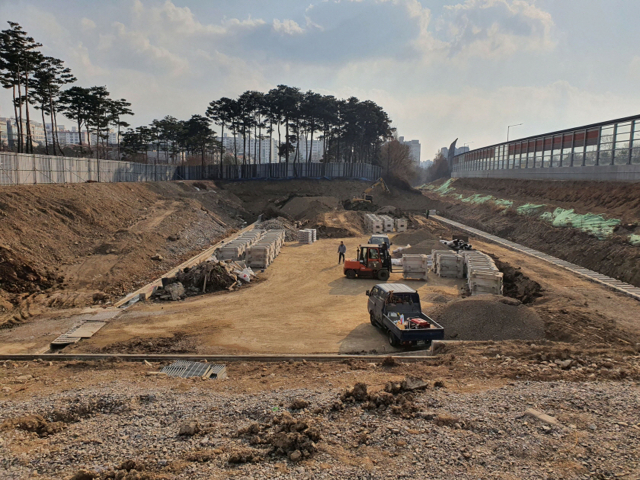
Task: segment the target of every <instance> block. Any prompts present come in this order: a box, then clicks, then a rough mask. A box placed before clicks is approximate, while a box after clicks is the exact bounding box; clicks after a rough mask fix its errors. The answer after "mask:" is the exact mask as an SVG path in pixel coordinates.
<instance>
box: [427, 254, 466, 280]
mask: <svg viewBox="0 0 640 480" xmlns="http://www.w3.org/2000/svg"><path fill="white" fill-rule="evenodd" d="M431 259H432V262H433V271H434V273H436V274H438V275H439V276H441V277H444V278H464V267H465V264H464V257H463V256H462V255H459V254H457V253H456V252H454V251H453V250H433V251H432V252H431Z"/></svg>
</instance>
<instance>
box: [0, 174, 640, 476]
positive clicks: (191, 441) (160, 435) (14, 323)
mask: <svg viewBox="0 0 640 480" xmlns="http://www.w3.org/2000/svg"><path fill="white" fill-rule="evenodd" d="M257 185H259V184H257V183H256V182H251V184H246V183H245V184H243V183H239V182H238V183H232V184H227V185H216V184H214V183H213V182H207V183H206V184H201V185H200V186H196V184H194V183H193V182H185V183H182V184H167V185H164V184H163V185H159V184H152V185H142V184H132V185H131V186H130V185H128V184H126V185H124V184H119V185H118V184H116V185H97V184H87V185H78V186H69V188H68V189H67V187H61V186H42V187H41V188H37V187H32V188H33V190H32V197H33V198H34V199H35V200H33V203H28V202H29V200H25V199H24V198H23V197H24V196H25V193H24V192H23V191H22V190H20V189H17V188H16V189H7V190H3V191H0V202H3V203H1V204H0V206H2V212H4V213H5V214H4V216H3V218H2V219H1V220H2V221H3V222H6V225H9V226H10V228H9V229H8V230H7V229H3V230H2V232H1V233H0V239H1V242H0V243H1V244H2V245H4V248H5V249H6V251H9V253H10V254H7V253H5V252H6V251H5V252H3V256H2V258H3V260H0V264H2V265H3V266H5V268H6V266H7V265H10V266H11V268H13V269H14V270H13V271H15V272H17V273H19V274H20V275H19V276H20V282H17V283H16V285H17V287H16V289H15V290H16V291H14V292H11V291H8V290H7V289H6V285H7V283H6V282H5V283H4V285H3V286H2V288H3V292H2V298H3V299H4V300H3V301H4V302H5V303H4V307H3V308H4V309H5V312H4V315H5V316H4V317H3V318H4V320H5V323H4V325H5V328H3V329H1V330H0V354H15V353H38V352H44V351H45V350H47V349H48V345H49V342H51V341H52V340H53V339H54V338H55V337H56V336H57V335H60V334H61V333H64V332H65V331H67V330H68V329H69V328H70V327H72V326H73V325H74V324H75V323H77V321H78V318H80V316H81V315H82V312H83V311H85V309H87V308H89V307H90V308H91V311H99V310H101V309H103V308H107V309H109V308H111V307H110V305H109V304H110V303H113V301H115V299H117V298H119V297H120V296H121V295H124V294H125V293H129V292H131V291H133V290H134V289H135V288H137V287H139V286H141V285H143V284H145V283H147V282H149V281H151V280H153V279H155V278H157V277H159V276H160V275H161V274H162V273H163V272H164V271H167V270H169V269H170V268H172V267H173V266H175V265H177V264H178V263H180V262H181V261H183V260H185V259H186V258H188V257H189V256H192V255H194V254H195V253H197V252H199V251H201V250H202V249H204V248H205V247H206V246H208V245H210V244H211V243H214V242H215V241H216V240H217V239H219V238H222V237H224V236H226V235H230V234H231V233H232V232H233V231H234V230H235V229H238V228H241V227H242V226H243V225H245V224H246V222H252V221H253V220H254V219H255V218H256V217H257V215H258V214H260V213H262V212H265V211H267V212H268V213H269V216H274V217H275V216H279V215H284V216H287V218H288V219H289V220H290V221H292V222H294V221H295V222H299V223H300V224H302V225H305V226H310V227H317V228H318V229H319V231H320V232H321V237H322V238H321V239H320V240H319V241H318V242H316V243H315V244H313V245H300V244H297V243H288V244H287V245H286V246H285V247H284V248H283V249H282V252H281V254H280V255H279V256H278V258H277V259H276V260H275V262H274V263H273V264H272V265H271V266H270V267H269V268H268V269H266V270H265V271H264V272H258V279H257V280H256V281H254V282H252V284H251V285H249V286H247V287H244V288H241V289H239V290H235V291H232V292H226V291H223V292H217V293H213V294H207V295H202V296H197V297H192V298H189V299H187V300H184V301H178V302H145V303H142V302H139V303H137V304H135V305H134V306H132V307H129V308H128V309H126V310H124V311H123V312H122V313H121V314H119V315H118V316H117V317H115V318H114V319H113V320H109V322H108V324H107V325H106V326H105V327H104V328H102V329H101V330H100V331H98V332H97V333H96V334H95V335H94V336H93V337H92V338H90V339H86V340H82V341H81V342H79V343H77V344H75V345H72V346H69V347H66V348H65V349H63V350H62V353H81V352H85V353H167V354H172V353H200V354H234V353H239V354H251V353H281V354H287V353H296V354H311V353H359V354H366V353H374V352H375V353H382V354H387V353H389V354H392V353H393V354H399V355H400V356H402V355H407V354H408V355H412V354H416V353H417V354H420V353H424V352H419V351H418V352H405V351H400V350H397V349H394V348H391V347H390V346H389V345H388V343H387V340H386V337H385V336H384V335H383V334H382V333H381V332H380V331H378V330H377V329H375V328H374V327H373V326H372V325H371V324H370V323H369V317H368V313H367V311H366V303H367V297H366V295H365V291H366V290H368V289H370V288H371V286H373V285H375V284H376V283H379V282H378V281H376V280H372V279H357V280H348V279H346V278H345V277H344V275H343V272H342V267H341V266H339V265H338V264H337V257H338V255H337V247H338V244H339V241H340V240H343V241H344V242H345V244H346V245H347V257H353V256H354V254H355V249H356V247H357V245H358V244H361V243H364V242H365V241H366V239H367V238H368V236H367V235H366V234H365V232H364V231H363V229H362V223H361V215H362V213H361V212H358V211H353V210H345V209H344V208H343V206H342V205H343V204H344V202H345V201H347V200H349V199H350V198H352V197H354V196H357V195H359V194H360V193H361V191H362V190H363V188H366V186H367V184H366V183H363V182H355V181H354V182H346V181H345V182H327V181H325V182H322V181H299V182H265V184H264V188H263V187H260V188H257ZM261 188H263V191H262V193H261V190H260V189H261ZM58 189H59V190H58ZM62 189H66V190H70V191H69V192H68V193H67V192H65V191H64V190H62ZM74 189H77V190H74ZM7 193H8V194H9V195H7ZM3 195H4V196H3ZM67 197H69V199H70V200H69V199H68V200H67V204H68V205H73V206H74V208H76V209H77V208H79V207H77V205H86V210H84V211H83V213H82V214H77V215H76V214H74V217H71V216H69V215H62V216H64V217H65V218H68V219H69V220H64V219H63V218H62V217H60V218H59V217H58V214H56V213H55V211H56V210H55V208H58V209H60V208H61V207H60V202H63V200H64V199H65V198H67ZM138 198H139V200H136V199H138ZM375 198H376V200H375V203H374V204H373V205H371V207H370V208H371V209H373V210H374V211H375V209H377V208H380V207H386V206H395V207H400V208H401V210H403V211H404V215H405V216H407V217H408V218H409V219H410V230H409V231H408V232H407V233H404V234H398V236H397V237H395V238H392V241H393V242H394V246H393V247H392V248H397V247H400V246H405V244H406V243H409V244H411V248H409V249H408V250H407V251H409V252H411V253H423V252H427V251H430V249H431V248H433V247H438V245H439V242H438V239H439V238H440V237H442V238H451V235H452V232H451V230H450V229H448V228H447V227H445V226H443V225H441V224H439V223H437V222H435V221H433V220H427V219H426V218H425V217H424V215H423V213H422V212H423V211H424V210H425V209H426V208H428V207H429V206H431V207H432V208H434V205H439V206H440V208H442V206H443V203H442V202H444V201H445V200H442V199H440V198H435V197H434V198H428V197H427V196H423V195H420V194H417V193H416V192H415V191H405V190H403V189H402V188H400V187H392V188H391V194H384V195H382V194H381V195H378V196H376V197H375ZM11 202H14V203H11ZM74 202H75V203H74ZM439 202H440V203H439ZM21 203H25V205H28V207H27V208H24V209H22V210H20V211H18V210H17V207H18V206H19V204H21ZM3 205H6V206H7V207H6V208H5V206H3ZM451 205H454V204H453V203H451ZM116 207H118V208H116ZM445 207H446V206H445ZM145 208H146V209H147V210H144V209H145ZM455 208H457V207H452V209H455ZM474 208H475V207H474ZM12 209H13V210H12ZM69 210H73V209H71V208H69ZM51 211H54V213H51ZM100 211H105V212H110V213H109V215H111V216H112V217H109V218H111V220H108V219H107V220H108V221H107V220H105V221H102V220H101V217H99V216H98V215H97V214H98V212H100ZM478 211H480V210H478ZM25 212H27V213H25ZM199 212H201V213H199ZM509 220H513V221H514V222H516V223H515V224H514V228H521V226H519V224H518V221H519V217H515V219H510V218H506V219H502V220H501V221H509ZM460 221H463V220H462V219H460ZM42 222H46V225H44V226H42V225H41V224H42ZM475 226H478V225H475ZM323 227H324V228H325V230H324V231H323V230H322V228H323ZM479 228H482V226H479ZM32 230H33V237H32V236H30V235H24V234H26V233H29V232H31V231H32ZM120 230H123V231H121V232H120V233H118V232H119V231H120ZM124 230H126V232H128V233H125V231H124ZM52 232H55V233H52ZM494 233H495V232H494ZM100 234H102V235H103V236H102V237H100ZM130 235H131V236H132V237H131V238H133V239H134V240H130V239H129V240H124V239H123V240H122V242H120V243H118V241H117V240H118V236H123V237H124V236H130ZM169 237H171V238H172V239H169ZM470 241H471V243H472V244H473V246H474V247H475V248H477V249H478V250H480V251H483V252H485V253H488V254H491V255H492V256H494V258H495V259H496V261H497V262H498V264H499V265H500V267H501V269H503V271H504V272H505V285H506V286H508V287H509V288H508V290H509V292H511V293H510V295H511V296H512V297H516V298H519V299H520V300H522V301H523V302H525V303H523V304H520V301H519V300H517V299H513V298H511V299H507V300H505V299H504V298H500V297H493V296H488V297H487V298H486V299H483V300H482V301H481V302H477V301H475V300H473V299H468V298H467V299H465V298H463V297H464V296H465V293H464V288H463V287H464V282H465V281H464V280H463V279H442V278H439V277H436V276H435V275H433V274H431V275H430V277H429V279H428V281H426V282H423V281H406V282H404V283H408V284H409V285H410V286H413V287H414V288H416V289H417V290H418V292H419V293H420V295H421V298H422V307H423V310H424V311H425V312H426V313H427V314H429V315H431V316H432V317H433V318H434V319H436V320H439V319H440V318H443V319H444V318H451V315H454V316H459V317H460V318H462V317H471V318H473V315H476V312H483V311H494V310H495V308H494V307H496V308H498V307H499V308H498V310H500V312H503V311H507V312H508V313H507V315H514V316H516V315H519V314H520V313H522V312H526V313H527V314H528V315H527V316H523V318H527V319H528V318H533V317H532V315H533V316H535V318H539V320H540V321H541V322H542V324H543V332H542V334H541V336H540V337H539V338H535V339H531V340H513V339H509V338H500V335H499V333H500V332H499V330H500V329H499V325H498V326H497V327H496V332H497V333H496V335H497V336H492V337H491V338H495V339H493V340H490V339H486V340H485V341H464V342H461V341H451V342H446V343H444V344H441V345H439V346H438V347H437V349H436V350H435V352H434V354H435V358H433V359H430V360H425V361H419V362H410V361H409V359H405V360H399V361H398V360H396V361H392V360H389V361H387V362H383V363H382V364H380V363H379V362H370V361H368V360H367V359H366V356H363V357H362V360H345V361H343V362H342V363H340V362H338V363H336V362H329V363H319V362H315V361H313V360H308V361H305V362H275V363H270V362H249V363H242V362H232V363H229V364H228V365H227V369H228V374H229V378H228V379H226V380H207V381H203V380H197V381H196V380H185V379H173V378H166V377H162V376H158V375H157V372H158V371H159V369H160V368H161V367H162V366H163V364H161V363H158V362H153V363H149V362H147V363H127V362H119V361H64V362H52V363H47V362H38V361H35V362H24V361H7V362H4V363H0V365H1V366H0V402H1V404H2V405H3V409H2V410H1V411H0V425H2V426H1V427H0V477H2V478H11V479H13V478H15V479H22V478H47V479H49V478H50V479H54V478H72V477H73V478H75V480H79V479H91V478H130V479H134V478H136V479H140V478H150V479H161V478H162V479H173V478H203V479H204V478H229V477H237V478H256V479H257V478H332V477H334V478H335V477H338V478H399V477H405V478H421V477H424V478H454V477H458V478H505V479H506V478H509V479H511V478H613V477H617V478H638V475H637V472H638V469H639V468H640V465H639V464H638V458H640V450H639V445H640V442H639V441H638V440H639V439H640V424H638V418H637V411H638V410H639V408H640V403H639V400H638V399H639V398H640V356H639V353H638V350H639V347H640V322H639V320H638V319H639V318H640V314H639V312H640V305H639V304H638V302H637V301H635V300H633V299H631V298H628V297H625V296H624V295H622V294H618V293H615V292H613V291H610V290H608V289H606V288H604V287H602V286H599V285H597V284H595V283H591V282H588V281H586V280H583V279H580V278H576V277H575V276H573V275H572V274H571V273H569V272H567V271H565V270H563V269H560V268H557V267H554V266H552V265H550V264H547V263H545V262H543V261H541V260H539V259H536V258H533V257H527V256H525V255H522V254H519V253H516V252H513V251H510V250H507V249H505V248H503V247H500V246H497V245H494V244H490V243H486V242H482V241H480V240H478V239H474V238H471V239H470ZM34 242H35V243H34ZM75 242H78V245H75ZM523 243H525V244H526V242H523ZM105 244H107V245H109V246H108V247H104V248H101V247H102V246H103V245H105ZM39 245H43V246H44V247H39ZM57 245H60V248H57ZM112 245H114V246H113V247H112ZM176 245H180V248H177V247H176ZM532 246H535V245H532ZM76 247H77V248H76ZM58 250H59V251H58ZM107 250H110V253H108V252H107ZM89 254H91V255H89ZM154 255H161V256H162V258H163V259H162V260H160V261H158V260H152V259H151V257H152V256H154ZM96 256H99V257H100V258H99V261H98V260H94V259H95V258H96ZM5 257H10V258H13V259H14V260H15V259H16V258H18V257H19V260H20V261H13V262H8V261H6V258H5ZM102 257H104V258H102ZM92 261H94V262H97V263H98V264H99V265H100V267H99V268H98V270H97V271H94V270H92V268H90V267H91V265H92V264H91V262H92ZM21 265H22V266H23V267H24V266H28V267H29V268H22V267H21ZM83 265H84V266H83ZM74 272H75V273H74ZM0 273H1V272H0ZM23 273H24V274H23ZM49 274H50V275H49ZM74 275H75V276H74ZM58 276H60V277H63V278H62V279H60V281H58V280H57V277H58ZM391 281H397V282H402V279H401V274H397V273H395V274H392V278H391ZM83 282H84V283H83ZM118 282H120V283H118ZM113 283H118V289H111V285H112V284H113ZM536 285H537V286H536ZM36 287H37V288H36ZM96 293H100V294H103V295H104V296H101V295H98V296H95V297H94V295H95V294H96ZM530 294H531V295H530ZM51 298H58V299H60V301H58V302H52V301H49V302H48V301H47V299H51ZM474 302H475V303H474ZM486 309H490V310H486ZM505 309H509V310H505ZM495 311H497V310H495ZM514 318H515V317H514ZM500 321H505V320H504V319H502V320H500ZM496 322H498V320H496ZM445 330H446V325H445ZM406 376H413V377H420V378H422V379H423V380H425V381H426V383H427V385H426V386H425V387H426V388H425V389H421V390H419V391H409V390H403V388H402V386H398V385H399V383H398V382H401V381H402V380H403V379H404V378H405V377H406ZM358 382H361V383H363V384H365V385H366V386H367V388H368V392H364V393H362V388H363V387H362V386H359V387H358V388H357V389H356V391H355V392H352V393H351V394H346V395H345V392H346V391H347V390H348V389H351V388H353V387H354V385H355V384H356V383H358ZM388 382H392V384H389V383H388ZM393 382H396V383H395V384H393ZM394 385H395V386H394ZM384 389H386V390H388V392H386V393H380V392H381V391H382V390H384ZM531 408H533V409H536V410H539V411H540V412H543V413H545V414H548V415H550V416H552V417H554V418H553V419H552V420H553V421H551V420H549V419H548V418H546V417H540V416H538V417H536V416H535V415H534V414H532V413H529V414H526V415H525V412H526V411H527V409H531ZM289 415H290V416H291V418H290V417H289ZM531 415H534V416H531ZM253 424H255V425H254V426H252V425H253ZM194 425H195V426H194ZM287 429H289V430H287ZM181 432H182V433H181ZM283 432H284V436H283V435H280V434H282V433H283ZM294 433H295V434H294ZM311 442H312V443H313V444H312V443H311ZM296 452H297V453H296Z"/></svg>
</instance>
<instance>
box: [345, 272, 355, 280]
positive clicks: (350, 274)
mask: <svg viewBox="0 0 640 480" xmlns="http://www.w3.org/2000/svg"><path fill="white" fill-rule="evenodd" d="M344 274H345V275H346V276H347V278H350V279H351V280H353V279H354V278H356V271H355V270H347V271H346V272H345V273H344Z"/></svg>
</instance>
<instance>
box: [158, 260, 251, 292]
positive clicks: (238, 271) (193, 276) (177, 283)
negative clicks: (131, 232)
mask: <svg viewBox="0 0 640 480" xmlns="http://www.w3.org/2000/svg"><path fill="white" fill-rule="evenodd" d="M245 270H246V267H245V266H244V265H242V264H241V262H230V263H226V262H218V261H217V260H209V261H207V262H203V263H200V264H198V265H196V266H194V267H191V268H185V269H184V270H181V271H180V272H178V274H177V275H176V276H175V277H171V278H163V279H162V283H163V286H162V287H161V288H158V289H157V290H156V291H155V292H154V293H153V298H157V299H159V300H173V301H176V300H180V299H182V298H185V297H191V296H194V295H200V294H203V293H212V292H219V291H221V290H232V289H233V288H234V287H236V286H239V285H241V282H239V281H238V277H239V275H242V274H243V272H244V271H245Z"/></svg>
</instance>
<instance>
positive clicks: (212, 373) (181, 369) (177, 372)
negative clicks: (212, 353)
mask: <svg viewBox="0 0 640 480" xmlns="http://www.w3.org/2000/svg"><path fill="white" fill-rule="evenodd" d="M162 372H163V373H166V374H167V375H169V376H170V377H181V378H191V377H201V378H216V379H220V378H227V367H226V366H224V365H212V364H210V363H199V362H190V361H188V360H176V361H175V362H173V363H172V364H171V365H167V366H166V367H164V368H163V369H162Z"/></svg>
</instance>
